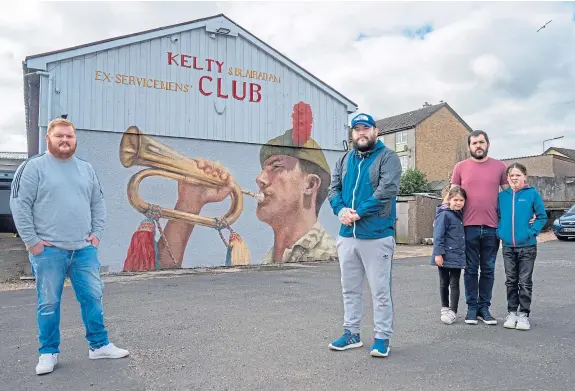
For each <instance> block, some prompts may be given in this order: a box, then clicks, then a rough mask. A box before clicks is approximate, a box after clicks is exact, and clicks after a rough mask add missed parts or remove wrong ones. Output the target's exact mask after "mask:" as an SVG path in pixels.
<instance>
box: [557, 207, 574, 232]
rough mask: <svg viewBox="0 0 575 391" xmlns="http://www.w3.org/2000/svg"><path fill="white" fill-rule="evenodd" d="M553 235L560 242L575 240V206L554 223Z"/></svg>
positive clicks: (566, 210)
mask: <svg viewBox="0 0 575 391" xmlns="http://www.w3.org/2000/svg"><path fill="white" fill-rule="evenodd" d="M553 233H554V234H555V236H556V237H557V239H559V240H568V239H569V238H575V205H573V206H572V207H571V208H570V209H565V213H564V214H563V215H562V216H561V217H559V218H558V219H556V220H555V221H554V222H553Z"/></svg>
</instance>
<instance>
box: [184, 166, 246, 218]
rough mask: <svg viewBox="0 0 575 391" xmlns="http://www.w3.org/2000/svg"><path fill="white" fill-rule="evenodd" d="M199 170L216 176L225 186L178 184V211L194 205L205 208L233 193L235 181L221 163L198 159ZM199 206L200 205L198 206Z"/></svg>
mask: <svg viewBox="0 0 575 391" xmlns="http://www.w3.org/2000/svg"><path fill="white" fill-rule="evenodd" d="M196 161H197V162H198V168H199V169H200V170H202V171H203V172H204V173H205V174H207V175H215V176H217V177H218V178H220V179H221V180H222V181H225V185H224V186H222V187H219V188H214V187H211V186H207V185H204V184H190V183H185V182H178V205H176V209H177V210H184V211H185V210H186V209H189V208H188V206H190V205H193V206H195V207H197V206H203V205H205V204H207V203H210V202H221V201H223V200H224V199H225V198H226V197H227V196H228V195H229V194H230V192H231V191H232V188H233V186H234V185H235V181H234V178H233V176H232V175H231V174H230V172H229V170H228V169H227V168H225V167H224V166H222V165H221V164H220V163H219V162H212V161H210V160H206V159H201V158H197V159H196ZM198 204H199V205H198Z"/></svg>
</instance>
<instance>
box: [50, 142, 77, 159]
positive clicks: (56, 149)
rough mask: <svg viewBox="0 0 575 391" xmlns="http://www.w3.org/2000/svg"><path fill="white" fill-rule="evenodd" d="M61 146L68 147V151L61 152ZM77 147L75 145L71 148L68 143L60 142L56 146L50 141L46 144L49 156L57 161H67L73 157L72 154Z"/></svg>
mask: <svg viewBox="0 0 575 391" xmlns="http://www.w3.org/2000/svg"><path fill="white" fill-rule="evenodd" d="M62 146H68V148H69V149H68V150H67V151H61V150H60V147H62ZM77 146H78V144H77V143H76V144H75V145H74V146H72V144H70V143H69V142H68V141H62V142H61V143H60V144H56V143H54V142H52V141H51V140H50V142H48V151H50V154H51V155H53V156H54V157H57V158H59V159H69V158H71V157H72V155H74V152H76V147H77Z"/></svg>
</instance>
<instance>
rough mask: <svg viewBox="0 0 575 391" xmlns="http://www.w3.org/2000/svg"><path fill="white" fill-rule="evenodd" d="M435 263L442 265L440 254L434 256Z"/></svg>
mask: <svg viewBox="0 0 575 391" xmlns="http://www.w3.org/2000/svg"><path fill="white" fill-rule="evenodd" d="M435 264H436V265H437V266H443V257H442V256H441V255H436V256H435Z"/></svg>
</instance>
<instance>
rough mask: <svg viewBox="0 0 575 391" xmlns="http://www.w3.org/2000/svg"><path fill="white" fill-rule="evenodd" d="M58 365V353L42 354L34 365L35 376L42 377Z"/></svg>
mask: <svg viewBox="0 0 575 391" xmlns="http://www.w3.org/2000/svg"><path fill="white" fill-rule="evenodd" d="M57 363H58V353H44V354H41V355H40V358H39V359H38V364H37V365H36V375H44V374H45V373H50V372H52V371H53V370H54V366H55V365H56V364H57Z"/></svg>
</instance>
